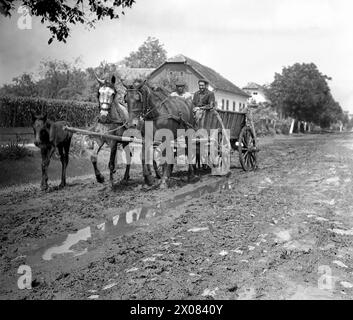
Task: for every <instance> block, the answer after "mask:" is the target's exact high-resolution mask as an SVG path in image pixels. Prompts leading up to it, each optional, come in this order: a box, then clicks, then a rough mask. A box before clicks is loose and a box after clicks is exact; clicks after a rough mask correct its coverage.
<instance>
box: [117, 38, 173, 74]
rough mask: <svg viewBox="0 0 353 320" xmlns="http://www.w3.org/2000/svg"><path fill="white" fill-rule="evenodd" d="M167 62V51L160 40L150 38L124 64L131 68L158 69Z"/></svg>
mask: <svg viewBox="0 0 353 320" xmlns="http://www.w3.org/2000/svg"><path fill="white" fill-rule="evenodd" d="M165 60H167V51H166V50H165V49H164V45H163V44H161V43H160V42H159V40H158V39H156V38H153V37H148V38H147V40H146V41H145V42H144V43H143V44H142V45H141V46H140V47H139V48H138V49H137V51H134V52H131V53H130V55H129V56H128V57H126V58H125V59H124V60H123V61H122V64H124V65H125V66H126V67H130V68H157V67H158V66H159V65H161V64H162V63H163V62H165Z"/></svg>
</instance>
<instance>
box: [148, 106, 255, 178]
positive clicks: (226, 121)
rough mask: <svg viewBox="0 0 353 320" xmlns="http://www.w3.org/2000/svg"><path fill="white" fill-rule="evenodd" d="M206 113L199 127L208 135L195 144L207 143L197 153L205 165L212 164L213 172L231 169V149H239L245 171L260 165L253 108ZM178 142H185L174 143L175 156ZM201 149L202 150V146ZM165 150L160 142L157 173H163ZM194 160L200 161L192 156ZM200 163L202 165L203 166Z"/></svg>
mask: <svg viewBox="0 0 353 320" xmlns="http://www.w3.org/2000/svg"><path fill="white" fill-rule="evenodd" d="M203 110H204V111H203V115H202V117H201V119H200V121H199V125H198V128H199V129H203V130H206V132H207V133H208V137H207V138H206V139H205V138H203V136H198V135H197V134H196V138H194V139H193V143H197V144H198V145H200V143H204V146H205V147H206V148H204V149H202V151H201V153H199V154H198V157H199V159H200V160H201V161H200V160H199V161H200V162H201V163H202V164H203V165H206V166H208V167H211V168H212V169H213V170H212V172H213V174H214V175H225V174H227V173H228V172H229V169H230V165H231V152H232V151H233V152H235V151H238V153H239V162H240V164H241V166H242V168H243V170H244V171H252V170H255V169H256V168H257V152H258V151H259V149H258V146H257V140H256V135H255V129H254V125H253V122H252V116H251V113H250V111H248V112H233V111H224V110H215V109H210V108H207V107H206V108H204V109H203ZM178 144H182V145H185V140H184V139H183V138H182V139H179V140H178V141H177V142H176V144H175V145H174V150H175V155H176V154H177V152H176V148H177V145H178ZM199 152H200V149H199ZM161 155H162V150H160V149H159V148H158V145H157V146H155V148H154V170H155V172H156V176H157V177H160V176H162V172H161V171H162V169H161V167H162V165H161V163H160V161H159V159H160V158H161ZM193 160H194V162H196V164H197V162H198V160H196V159H193ZM200 162H199V166H200Z"/></svg>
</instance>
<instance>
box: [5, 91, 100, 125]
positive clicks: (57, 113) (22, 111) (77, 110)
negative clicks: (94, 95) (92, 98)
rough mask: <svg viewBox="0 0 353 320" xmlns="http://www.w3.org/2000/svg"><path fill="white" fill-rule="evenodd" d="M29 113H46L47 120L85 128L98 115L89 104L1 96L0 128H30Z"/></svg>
mask: <svg viewBox="0 0 353 320" xmlns="http://www.w3.org/2000/svg"><path fill="white" fill-rule="evenodd" d="M31 111H33V112H35V113H37V114H40V113H44V112H46V113H47V114H48V118H49V119H51V120H54V121H59V120H66V121H68V122H70V124H71V125H72V126H74V127H86V126H88V125H89V124H91V123H92V122H93V120H94V118H95V117H96V115H97V114H98V107H97V105H96V104H94V103H91V102H78V101H71V100H54V99H44V98H30V97H13V96H1V97H0V127H29V126H31V123H32V116H31Z"/></svg>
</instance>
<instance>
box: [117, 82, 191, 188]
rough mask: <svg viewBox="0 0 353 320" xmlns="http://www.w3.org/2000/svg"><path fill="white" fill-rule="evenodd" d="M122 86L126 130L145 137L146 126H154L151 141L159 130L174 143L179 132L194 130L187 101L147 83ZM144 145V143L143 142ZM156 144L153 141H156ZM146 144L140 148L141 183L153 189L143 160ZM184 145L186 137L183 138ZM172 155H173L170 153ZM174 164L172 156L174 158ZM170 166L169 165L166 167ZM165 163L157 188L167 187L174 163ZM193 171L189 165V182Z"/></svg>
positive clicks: (149, 173) (147, 165)
mask: <svg viewBox="0 0 353 320" xmlns="http://www.w3.org/2000/svg"><path fill="white" fill-rule="evenodd" d="M122 84H123V85H124V87H125V88H126V94H125V96H124V101H125V102H126V103H127V106H128V113H129V120H128V127H129V128H136V129H138V130H141V135H142V137H143V138H144V137H145V126H144V125H145V122H146V121H151V122H152V123H153V138H154V139H153V140H154V141H155V133H156V131H157V130H159V129H169V130H170V131H171V132H172V134H173V139H174V140H175V139H176V138H177V130H178V129H184V130H187V129H190V128H194V125H193V124H194V117H193V114H192V107H191V104H190V102H189V101H187V100H185V99H183V98H180V97H171V96H169V93H168V92H166V90H164V89H163V88H158V87H151V86H150V85H149V84H148V83H147V82H146V80H145V81H140V82H137V81H135V82H134V83H133V84H131V85H128V84H126V83H125V82H124V81H122ZM145 142H146V141H145ZM155 142H156V141H155ZM145 144H146V143H143V146H142V159H141V160H142V168H143V176H144V181H145V183H146V184H147V185H148V186H151V185H153V178H152V177H151V168H150V164H148V163H146V159H145V147H146V146H145ZM186 145H187V146H188V143H187V137H186ZM172 154H173V152H172ZM173 161H174V156H173ZM167 162H169V163H167ZM167 162H165V163H164V170H163V176H162V179H161V183H160V188H166V187H167V181H168V179H169V177H170V173H171V168H172V165H173V163H170V162H171V161H167ZM195 179H196V177H195V174H194V167H193V165H192V164H189V165H188V180H189V181H193V180H195Z"/></svg>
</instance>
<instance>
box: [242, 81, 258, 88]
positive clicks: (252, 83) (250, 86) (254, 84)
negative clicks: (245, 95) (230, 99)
mask: <svg viewBox="0 0 353 320" xmlns="http://www.w3.org/2000/svg"><path fill="white" fill-rule="evenodd" d="M243 89H262V86H260V85H259V84H257V83H255V82H249V83H248V84H247V85H246V86H245V87H243Z"/></svg>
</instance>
